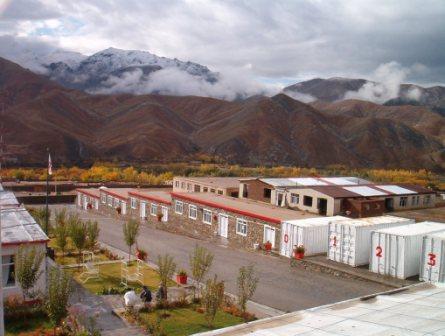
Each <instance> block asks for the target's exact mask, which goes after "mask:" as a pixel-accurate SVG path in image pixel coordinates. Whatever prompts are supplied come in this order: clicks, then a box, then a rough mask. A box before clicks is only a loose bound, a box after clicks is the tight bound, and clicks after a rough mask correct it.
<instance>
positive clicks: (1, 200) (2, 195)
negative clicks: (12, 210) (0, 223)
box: [0, 191, 19, 207]
mask: <svg viewBox="0 0 445 336" xmlns="http://www.w3.org/2000/svg"><path fill="white" fill-rule="evenodd" d="M18 205H19V202H18V201H17V198H16V197H15V195H14V193H12V192H10V191H0V207H11V206H13V207H14V206H18Z"/></svg>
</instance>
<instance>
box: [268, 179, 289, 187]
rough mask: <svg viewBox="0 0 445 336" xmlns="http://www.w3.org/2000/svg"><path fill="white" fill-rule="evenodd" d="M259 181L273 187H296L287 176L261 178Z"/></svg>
mask: <svg viewBox="0 0 445 336" xmlns="http://www.w3.org/2000/svg"><path fill="white" fill-rule="evenodd" d="M260 181H262V182H264V183H267V184H270V185H271V186H274V187H296V186H297V183H296V182H294V181H292V180H291V179H289V178H261V179H260Z"/></svg>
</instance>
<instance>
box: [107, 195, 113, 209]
mask: <svg viewBox="0 0 445 336" xmlns="http://www.w3.org/2000/svg"><path fill="white" fill-rule="evenodd" d="M107 200H108V206H110V207H112V206H113V197H111V196H107Z"/></svg>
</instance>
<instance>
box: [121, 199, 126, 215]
mask: <svg viewBox="0 0 445 336" xmlns="http://www.w3.org/2000/svg"><path fill="white" fill-rule="evenodd" d="M121 210H122V215H126V214H127V203H125V202H121Z"/></svg>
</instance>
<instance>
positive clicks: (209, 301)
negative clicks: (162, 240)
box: [157, 245, 259, 327]
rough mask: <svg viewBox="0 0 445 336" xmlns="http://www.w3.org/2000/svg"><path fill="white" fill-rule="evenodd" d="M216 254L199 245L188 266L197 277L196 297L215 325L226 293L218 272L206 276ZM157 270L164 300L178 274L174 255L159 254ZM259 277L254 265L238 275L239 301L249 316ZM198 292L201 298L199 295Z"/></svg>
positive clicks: (244, 267)
mask: <svg viewBox="0 0 445 336" xmlns="http://www.w3.org/2000/svg"><path fill="white" fill-rule="evenodd" d="M213 259H214V256H213V254H212V253H211V252H210V251H208V250H207V249H206V248H204V247H202V246H198V245H196V246H195V248H194V250H193V252H192V253H190V255H189V267H190V270H191V274H192V276H193V278H194V280H195V282H196V283H195V286H194V293H193V301H195V302H196V301H199V300H200V301H201V304H202V307H203V308H204V314H205V318H206V321H207V324H208V325H209V327H213V322H214V320H215V316H216V313H217V311H218V309H220V308H221V305H222V303H223V299H224V294H225V291H224V289H225V285H224V281H222V280H219V279H218V276H217V275H216V274H215V275H214V276H213V277H212V278H209V279H206V278H207V276H208V274H209V272H210V269H211V267H212V264H213ZM157 264H158V267H159V269H158V273H159V277H160V282H161V288H162V291H161V293H162V297H161V299H162V300H167V295H168V293H167V290H168V287H167V283H168V280H169V279H171V277H172V276H173V275H174V274H175V271H176V263H175V261H174V259H173V257H172V256H170V255H168V254H167V255H164V256H158V260H157ZM258 281H259V278H258V277H257V276H256V275H255V270H254V267H253V265H249V266H243V267H241V268H240V269H239V274H238V278H237V288H238V292H237V303H238V307H239V309H240V310H241V312H242V314H243V316H246V311H247V302H248V301H249V300H250V299H251V298H252V296H253V295H254V293H255V290H256V288H257V285H258ZM198 296H199V298H198Z"/></svg>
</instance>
